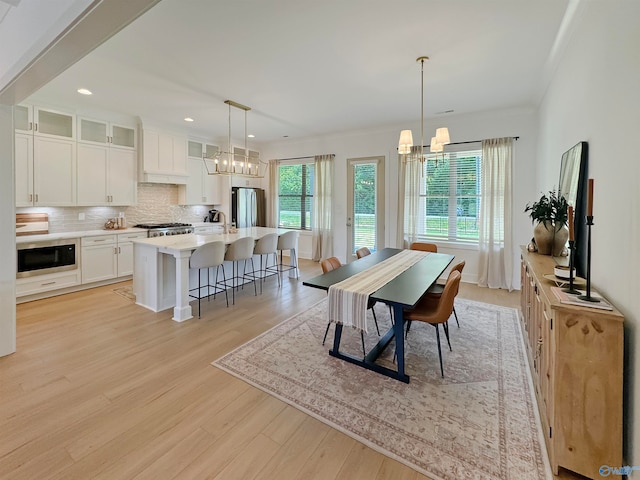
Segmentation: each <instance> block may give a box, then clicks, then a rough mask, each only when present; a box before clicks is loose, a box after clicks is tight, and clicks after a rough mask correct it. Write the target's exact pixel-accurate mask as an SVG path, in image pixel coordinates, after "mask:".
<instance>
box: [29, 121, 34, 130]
mask: <svg viewBox="0 0 640 480" xmlns="http://www.w3.org/2000/svg"><path fill="white" fill-rule="evenodd" d="M29 130H33V122H29Z"/></svg>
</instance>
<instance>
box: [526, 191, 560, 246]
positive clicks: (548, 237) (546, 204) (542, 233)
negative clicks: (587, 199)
mask: <svg viewBox="0 0 640 480" xmlns="http://www.w3.org/2000/svg"><path fill="white" fill-rule="evenodd" d="M567 206H568V205H567V199H566V198H565V197H564V196H562V195H559V194H558V193H556V192H555V191H553V190H551V191H549V193H547V194H543V195H542V196H541V197H540V199H539V200H538V201H537V202H533V203H531V204H527V206H526V208H525V209H524V211H525V213H526V212H529V216H530V217H531V223H532V224H533V223H535V222H538V223H537V225H536V227H535V228H534V230H533V238H534V240H535V242H536V245H537V247H538V253H540V254H542V255H553V256H559V255H562V253H563V250H564V247H565V244H566V243H567V239H568V238H569V231H568V229H567Z"/></svg>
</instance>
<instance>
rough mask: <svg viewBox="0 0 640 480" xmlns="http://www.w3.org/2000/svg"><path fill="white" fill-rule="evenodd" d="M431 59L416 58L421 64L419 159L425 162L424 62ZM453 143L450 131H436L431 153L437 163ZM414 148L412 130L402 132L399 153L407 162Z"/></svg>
mask: <svg viewBox="0 0 640 480" xmlns="http://www.w3.org/2000/svg"><path fill="white" fill-rule="evenodd" d="M426 60H429V57H427V56H422V57H418V58H416V62H420V151H419V157H418V159H419V160H420V162H424V160H425V157H424V62H425V61H426ZM449 143H451V140H450V138H449V129H448V128H447V127H441V128H438V129H436V136H435V137H431V142H430V144H429V151H430V152H432V153H435V154H436V162H437V161H438V156H437V155H438V153H442V155H443V156H444V146H445V145H448V144H449ZM412 147H413V134H412V132H411V130H402V131H401V132H400V140H399V141H398V153H399V154H401V155H405V157H404V158H405V160H409V159H408V158H407V157H406V155H409V154H410V153H411V149H412Z"/></svg>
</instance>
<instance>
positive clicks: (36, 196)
mask: <svg viewBox="0 0 640 480" xmlns="http://www.w3.org/2000/svg"><path fill="white" fill-rule="evenodd" d="M36 203H38V194H37V193H36Z"/></svg>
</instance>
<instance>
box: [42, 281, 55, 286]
mask: <svg viewBox="0 0 640 480" xmlns="http://www.w3.org/2000/svg"><path fill="white" fill-rule="evenodd" d="M55 284H56V282H46V283H41V284H40V286H42V287H44V286H45V285H55Z"/></svg>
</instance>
